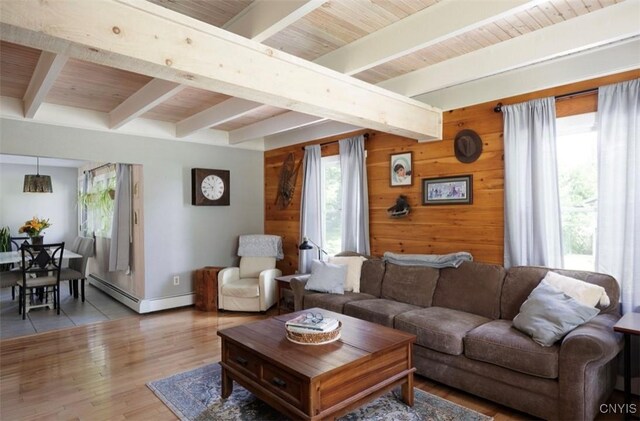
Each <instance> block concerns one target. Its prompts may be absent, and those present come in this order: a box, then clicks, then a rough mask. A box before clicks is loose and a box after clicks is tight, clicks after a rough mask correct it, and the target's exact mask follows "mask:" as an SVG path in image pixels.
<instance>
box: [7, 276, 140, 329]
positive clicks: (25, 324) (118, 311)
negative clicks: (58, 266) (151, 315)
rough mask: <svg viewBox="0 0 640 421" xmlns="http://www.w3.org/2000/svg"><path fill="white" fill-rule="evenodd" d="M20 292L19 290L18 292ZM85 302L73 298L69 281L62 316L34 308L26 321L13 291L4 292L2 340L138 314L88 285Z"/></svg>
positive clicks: (64, 289)
mask: <svg viewBox="0 0 640 421" xmlns="http://www.w3.org/2000/svg"><path fill="white" fill-rule="evenodd" d="M16 293H17V291H16ZM85 298H86V299H85V302H84V303H83V302H82V300H81V299H80V298H77V299H74V298H73V296H71V295H69V287H68V284H67V283H66V282H64V283H62V285H61V289H60V301H62V306H61V307H60V315H59V316H58V315H57V314H56V311H55V310H49V309H48V308H37V309H32V310H31V311H29V312H28V313H27V318H26V319H25V320H22V315H20V314H18V300H17V298H16V300H11V288H2V289H1V290H0V339H7V338H15V337H17V336H24V335H31V334H34V333H41V332H46V331H49V330H56V329H62V328H66V327H72V326H80V325H86V324H89V323H95V322H101V321H107V320H114V319H121V318H123V317H129V316H132V315H135V314H137V313H136V312H135V311H133V310H131V309H130V308H128V307H127V306H125V305H123V304H121V303H119V302H118V301H116V300H114V299H113V298H111V297H110V296H108V295H107V294H105V293H103V292H102V291H100V290H99V289H97V288H95V287H93V286H91V285H89V284H88V283H87V286H86V291H85Z"/></svg>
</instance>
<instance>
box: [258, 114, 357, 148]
mask: <svg viewBox="0 0 640 421" xmlns="http://www.w3.org/2000/svg"><path fill="white" fill-rule="evenodd" d="M361 129H362V127H359V126H354V125H351V124H344V123H339V122H337V121H323V122H320V123H317V124H312V125H310V126H305V127H302V128H298V129H295V130H290V131H288V132H285V133H279V134H278V135H272V136H267V137H265V138H263V140H264V146H265V150H272V149H278V148H283V147H285V146H291V145H295V144H298V143H302V142H310V141H312V140H317V139H322V138H325V137H329V136H337V135H339V134H343V133H349V132H353V131H356V130H361Z"/></svg>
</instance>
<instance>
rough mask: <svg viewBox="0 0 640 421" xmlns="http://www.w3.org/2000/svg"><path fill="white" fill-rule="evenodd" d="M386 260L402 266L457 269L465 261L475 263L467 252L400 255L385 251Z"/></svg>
mask: <svg viewBox="0 0 640 421" xmlns="http://www.w3.org/2000/svg"><path fill="white" fill-rule="evenodd" d="M383 258H384V260H386V261H387V262H389V263H393V264H396V265H402V266H430V267H434V268H446V267H454V268H457V267H458V266H460V265H461V264H462V262H464V261H469V262H471V261H473V256H471V254H470V253H467V252H466V251H460V252H458V253H449V254H398V253H391V252H390V251H385V252H384V255H383Z"/></svg>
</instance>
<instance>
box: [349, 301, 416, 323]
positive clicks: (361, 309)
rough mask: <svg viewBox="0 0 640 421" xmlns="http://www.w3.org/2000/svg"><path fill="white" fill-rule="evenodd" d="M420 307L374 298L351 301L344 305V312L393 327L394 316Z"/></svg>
mask: <svg viewBox="0 0 640 421" xmlns="http://www.w3.org/2000/svg"><path fill="white" fill-rule="evenodd" d="M419 308H420V307H418V306H414V305H411V304H406V303H401V302H398V301H393V300H386V299H384V298H377V299H374V300H362V301H351V302H348V303H346V304H345V305H344V314H346V315H347V316H352V317H356V318H358V319H362V320H366V321H369V322H372V323H378V324H381V325H384V326H388V327H393V320H394V318H395V317H396V316H397V315H398V314H400V313H404V312H407V311H411V310H416V309H419Z"/></svg>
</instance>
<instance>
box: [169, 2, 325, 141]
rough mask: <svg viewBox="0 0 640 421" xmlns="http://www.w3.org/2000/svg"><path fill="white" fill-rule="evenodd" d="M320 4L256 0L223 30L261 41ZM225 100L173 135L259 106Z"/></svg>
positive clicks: (182, 123) (179, 126)
mask: <svg viewBox="0 0 640 421" xmlns="http://www.w3.org/2000/svg"><path fill="white" fill-rule="evenodd" d="M323 2H324V0H322V1H319V0H288V1H282V0H255V1H254V2H253V3H251V4H250V5H249V6H247V7H246V8H245V9H244V10H243V11H242V12H240V13H239V14H238V15H237V16H235V17H234V18H233V19H231V20H230V21H229V22H227V23H226V24H225V25H224V26H223V27H222V28H223V29H225V30H227V31H229V32H233V33H234V34H238V35H241V36H243V37H245V38H249V39H251V40H253V41H256V42H262V41H264V40H265V39H267V38H269V37H270V36H271V35H273V34H275V33H276V32H278V31H281V30H282V29H284V28H285V27H286V26H288V25H291V24H292V23H293V22H295V21H296V20H298V19H300V18H301V17H303V16H305V15H306V14H308V13H310V12H312V11H313V10H315V9H316V8H318V7H320V6H321V5H322V3H323ZM227 101H228V102H227ZM227 101H225V102H223V103H220V104H216V105H214V106H213V107H211V109H210V110H204V111H201V112H200V113H199V114H196V115H194V116H190V117H187V118H186V119H184V120H182V121H180V122H178V124H177V127H176V135H177V136H178V137H185V136H188V135H189V134H191V133H193V132H195V131H198V130H202V129H206V128H209V127H212V126H215V125H217V124H222V123H224V122H227V121H230V120H234V119H236V118H239V117H242V116H243V115H245V114H247V113H248V112H249V111H251V108H249V107H250V104H254V107H253V109H257V108H260V107H261V106H262V104H258V103H256V102H251V101H245V102H244V103H239V102H237V101H235V98H231V99H228V100H227ZM224 107H229V108H230V110H233V109H236V110H238V114H237V115H235V116H234V115H232V114H229V113H228V112H224V111H222V110H223V108H224ZM208 118H210V120H208Z"/></svg>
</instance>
